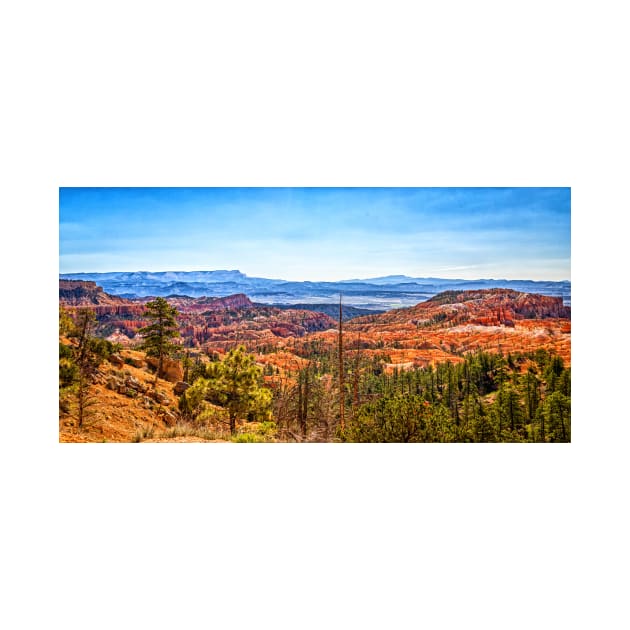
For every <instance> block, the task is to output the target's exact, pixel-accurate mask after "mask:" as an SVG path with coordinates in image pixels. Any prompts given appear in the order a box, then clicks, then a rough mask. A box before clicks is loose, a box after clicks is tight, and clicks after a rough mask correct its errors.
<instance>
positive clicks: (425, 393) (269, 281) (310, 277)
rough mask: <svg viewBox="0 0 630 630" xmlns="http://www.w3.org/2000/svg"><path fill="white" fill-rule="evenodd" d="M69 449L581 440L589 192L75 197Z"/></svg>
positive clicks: (124, 191) (66, 242)
mask: <svg viewBox="0 0 630 630" xmlns="http://www.w3.org/2000/svg"><path fill="white" fill-rule="evenodd" d="M59 441H60V442H127V443H166V442H169V443H170V442H212V443H280V442H282V443H357V442H363V443H381V442H394V443H406V442H414V443H420V442H450V443H482V442H484V443H487V442H512V443H515V442H519V443H524V442H532V443H533V442H565V443H566V442H570V441H571V189H570V188H60V189H59Z"/></svg>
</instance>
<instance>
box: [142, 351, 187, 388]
mask: <svg viewBox="0 0 630 630" xmlns="http://www.w3.org/2000/svg"><path fill="white" fill-rule="evenodd" d="M147 363H148V364H149V365H150V366H151V367H152V368H153V369H156V370H157V367H158V364H159V361H158V359H157V358H155V357H147ZM159 376H160V378H163V379H164V380H167V381H169V382H170V383H177V381H181V380H183V378H184V368H183V367H182V362H181V361H177V360H176V359H169V358H164V359H162V373H161V374H160V375H159Z"/></svg>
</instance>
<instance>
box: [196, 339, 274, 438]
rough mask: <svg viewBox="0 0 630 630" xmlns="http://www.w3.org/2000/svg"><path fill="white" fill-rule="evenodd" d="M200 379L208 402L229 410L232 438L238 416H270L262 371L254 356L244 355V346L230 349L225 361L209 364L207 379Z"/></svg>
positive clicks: (269, 404)
mask: <svg viewBox="0 0 630 630" xmlns="http://www.w3.org/2000/svg"><path fill="white" fill-rule="evenodd" d="M200 380H201V381H202V386H203V387H204V394H205V398H206V400H209V401H210V402H213V403H215V404H218V405H222V406H224V407H225V408H226V409H227V410H228V414H229V419H230V433H232V435H234V434H235V433H236V420H237V418H238V417H239V416H241V417H247V418H254V417H261V416H262V417H267V416H268V413H269V409H270V407H271V399H272V396H271V392H270V391H269V389H267V388H266V387H264V385H263V382H264V381H263V378H262V370H261V369H260V368H259V367H258V366H257V365H256V363H255V362H254V357H253V356H252V355H250V354H246V353H245V347H244V346H238V347H237V348H234V349H232V350H230V351H229V352H228V353H227V355H226V356H225V358H224V359H223V361H218V362H216V363H210V364H208V366H207V367H206V378H205V379H200ZM200 386H201V385H200Z"/></svg>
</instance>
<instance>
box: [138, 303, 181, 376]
mask: <svg viewBox="0 0 630 630" xmlns="http://www.w3.org/2000/svg"><path fill="white" fill-rule="evenodd" d="M145 315H146V316H147V317H148V318H149V319H150V320H151V323H150V324H149V325H148V326H145V327H144V328H141V329H140V330H139V331H138V332H139V333H140V334H141V335H143V336H144V341H143V342H142V345H141V346H140V348H141V349H142V350H144V351H145V352H146V354H147V356H150V357H156V358H157V360H158V367H157V370H156V372H155V381H154V382H153V386H154V387H155V386H156V385H157V380H158V378H159V377H160V376H161V375H162V369H163V365H164V359H165V358H167V357H169V356H170V355H171V354H172V353H173V351H174V350H175V349H176V348H177V346H176V345H175V344H174V343H172V342H171V339H173V338H175V337H179V331H178V330H177V321H176V317H177V309H175V308H174V307H172V306H171V305H170V304H169V303H168V302H167V301H166V300H165V299H164V298H163V297H158V298H156V299H155V300H153V301H152V302H147V304H146V313H145Z"/></svg>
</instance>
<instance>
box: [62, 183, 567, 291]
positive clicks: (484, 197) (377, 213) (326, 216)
mask: <svg viewBox="0 0 630 630" xmlns="http://www.w3.org/2000/svg"><path fill="white" fill-rule="evenodd" d="M570 192H571V191H570V189H569V188H60V190H59V271H60V273H114V272H113V271H112V270H120V272H123V271H128V270H130V269H137V270H143V271H149V272H151V271H152V272H155V271H157V270H163V269H164V268H165V267H168V270H179V271H199V270H225V269H240V270H241V271H242V272H243V273H245V274H247V275H248V276H250V277H262V278H278V279H284V280H289V281H320V282H331V281H339V280H348V279H355V278H356V279H363V278H374V277H382V276H387V275H406V276H409V277H416V278H421V277H433V278H444V279H462V280H477V279H506V280H507V279H515V280H524V279H527V280H535V281H555V282H558V281H568V279H569V278H570V270H571V253H570V231H571V230H570V227H571V217H570V200H571V194H570ZM165 260H167V261H168V263H166V264H165V262H164V261H165ZM85 269H91V270H92V271H83V270H85ZM401 270H402V271H401Z"/></svg>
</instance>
